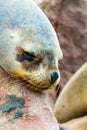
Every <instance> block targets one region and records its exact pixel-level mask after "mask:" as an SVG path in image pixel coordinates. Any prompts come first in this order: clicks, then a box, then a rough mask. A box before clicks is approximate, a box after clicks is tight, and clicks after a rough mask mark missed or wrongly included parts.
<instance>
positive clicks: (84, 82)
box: [54, 62, 87, 123]
mask: <svg viewBox="0 0 87 130" xmlns="http://www.w3.org/2000/svg"><path fill="white" fill-rule="evenodd" d="M86 97H87V62H86V63H85V64H84V65H83V66H82V67H81V68H80V69H79V70H78V71H77V72H76V73H75V74H74V75H73V76H72V78H71V79H70V80H69V81H68V82H67V84H66V85H65V87H64V89H63V90H62V92H61V93H60V95H59V97H58V99H57V101H56V104H55V107H54V113H55V116H56V118H57V119H58V121H59V122H60V123H64V122H66V121H69V120H72V119H75V118H77V117H81V116H84V115H87V98H86Z"/></svg>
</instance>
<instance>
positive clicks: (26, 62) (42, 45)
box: [0, 0, 62, 91]
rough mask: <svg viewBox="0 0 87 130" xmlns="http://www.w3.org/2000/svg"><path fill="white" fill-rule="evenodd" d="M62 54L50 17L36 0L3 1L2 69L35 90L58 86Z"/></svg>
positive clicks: (0, 30) (0, 7)
mask: <svg viewBox="0 0 87 130" xmlns="http://www.w3.org/2000/svg"><path fill="white" fill-rule="evenodd" d="M61 58H62V51H61V49H60V45H59V42H58V39H57V36H56V33H55V31H54V29H53V27H52V25H51V24H50V22H49V20H48V19H47V17H46V16H45V15H44V14H43V12H42V11H41V10H40V9H39V7H37V5H36V4H35V3H34V2H33V1H32V0H19V1H16V0H15V1H14V0H11V1H10V3H9V0H6V1H5V2H3V0H1V1H0V66H1V67H2V68H3V69H4V70H5V71H6V72H8V73H9V74H10V75H11V76H12V77H14V78H15V79H17V80H18V81H19V82H20V83H23V84H24V85H25V86H26V87H28V88H31V89H33V90H35V91H43V90H45V89H48V88H51V87H54V86H56V85H57V84H58V83H59V80H60V73H59V69H58V61H59V60H60V59H61Z"/></svg>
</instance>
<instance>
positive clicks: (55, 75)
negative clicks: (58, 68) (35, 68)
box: [51, 72, 59, 84]
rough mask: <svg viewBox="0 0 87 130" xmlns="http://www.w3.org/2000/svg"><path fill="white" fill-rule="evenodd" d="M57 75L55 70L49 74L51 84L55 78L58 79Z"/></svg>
mask: <svg viewBox="0 0 87 130" xmlns="http://www.w3.org/2000/svg"><path fill="white" fill-rule="evenodd" d="M58 77H59V75H58V73H57V72H53V73H52V74H51V84H53V83H54V82H55V81H56V80H57V79H58Z"/></svg>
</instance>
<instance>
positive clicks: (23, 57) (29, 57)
mask: <svg viewBox="0 0 87 130" xmlns="http://www.w3.org/2000/svg"><path fill="white" fill-rule="evenodd" d="M34 58H35V55H34V54H33V53H29V52H22V53H21V54H18V55H17V60H18V61H20V62H23V61H25V60H27V61H29V62H32V61H33V60H34Z"/></svg>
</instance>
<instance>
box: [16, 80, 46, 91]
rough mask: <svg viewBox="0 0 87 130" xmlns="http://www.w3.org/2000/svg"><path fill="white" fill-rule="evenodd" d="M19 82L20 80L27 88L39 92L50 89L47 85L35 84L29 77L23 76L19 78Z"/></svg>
mask: <svg viewBox="0 0 87 130" xmlns="http://www.w3.org/2000/svg"><path fill="white" fill-rule="evenodd" d="M17 82H19V83H20V84H21V85H25V86H26V88H30V89H32V90H34V91H38V92H41V91H45V90H46V89H48V87H47V86H46V87H42V86H36V85H35V84H32V83H30V82H29V81H28V80H27V79H23V78H19V79H18V80H17Z"/></svg>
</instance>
